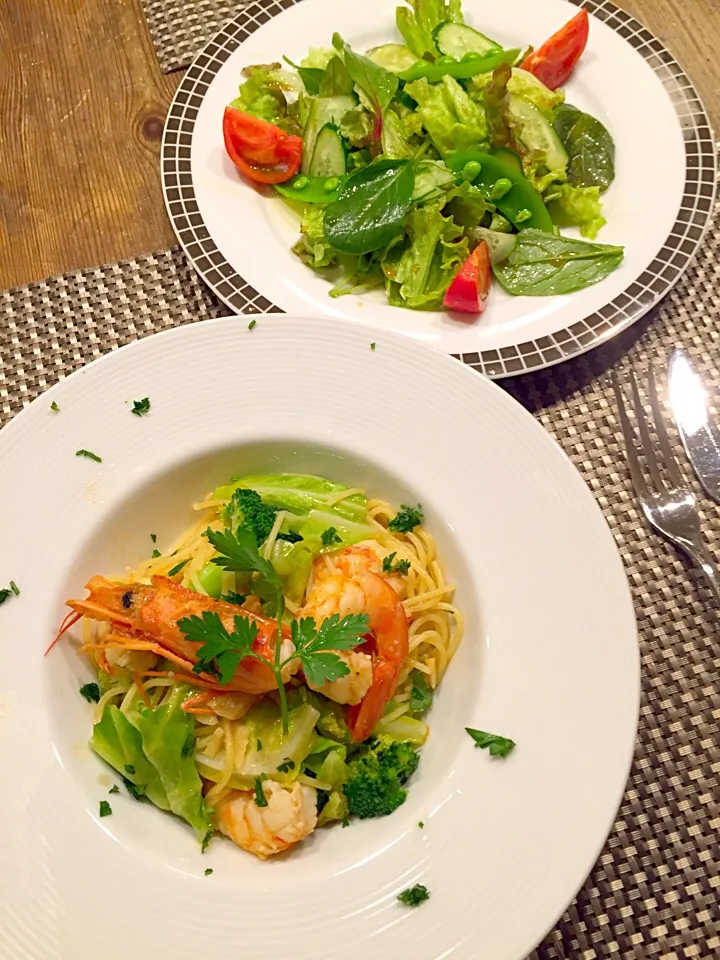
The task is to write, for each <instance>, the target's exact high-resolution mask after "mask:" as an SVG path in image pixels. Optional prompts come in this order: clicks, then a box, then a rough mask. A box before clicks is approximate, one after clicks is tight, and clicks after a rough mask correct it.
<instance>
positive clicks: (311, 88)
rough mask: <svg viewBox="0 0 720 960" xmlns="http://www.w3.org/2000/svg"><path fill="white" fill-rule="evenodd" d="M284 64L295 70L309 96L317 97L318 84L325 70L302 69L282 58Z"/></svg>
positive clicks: (314, 68)
mask: <svg viewBox="0 0 720 960" xmlns="http://www.w3.org/2000/svg"><path fill="white" fill-rule="evenodd" d="M283 60H284V61H285V63H287V64H289V65H290V66H291V67H293V69H295V70H297V72H298V73H299V75H300V79H301V80H302V82H303V85H304V87H305V89H306V90H307V92H308V93H309V94H312V95H313V96H317V94H319V93H320V84H321V82H322V79H323V77H324V76H325V70H324V69H323V68H321V67H303V66H298V64H296V63H293V62H292V60H290V59H289V58H288V57H283Z"/></svg>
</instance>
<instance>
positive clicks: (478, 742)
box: [465, 727, 515, 757]
mask: <svg viewBox="0 0 720 960" xmlns="http://www.w3.org/2000/svg"><path fill="white" fill-rule="evenodd" d="M465 730H466V731H467V732H468V733H469V734H470V736H471V737H472V738H473V740H474V741H475V746H476V747H480V748H481V749H483V750H485V749H487V750H489V751H490V756H491V757H507V755H508V754H509V753H512V751H513V750H514V749H515V742H514V741H513V740H508V738H507V737H499V736H498V735H497V734H495V733H486V732H485V731H484V730H473V728H472V727H465Z"/></svg>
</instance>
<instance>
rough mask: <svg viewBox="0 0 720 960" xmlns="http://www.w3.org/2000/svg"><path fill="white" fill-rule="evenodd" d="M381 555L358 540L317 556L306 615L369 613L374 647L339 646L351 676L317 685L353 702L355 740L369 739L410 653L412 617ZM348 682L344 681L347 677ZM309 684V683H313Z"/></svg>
mask: <svg viewBox="0 0 720 960" xmlns="http://www.w3.org/2000/svg"><path fill="white" fill-rule="evenodd" d="M381 570H382V561H381V559H380V556H379V554H378V552H377V551H376V550H375V549H374V545H373V546H371V545H370V544H369V543H359V544H356V545H355V546H353V547H347V548H346V549H345V550H343V551H341V552H339V553H336V554H326V555H324V556H322V557H318V558H317V559H316V560H315V563H314V565H313V575H312V588H311V590H310V593H309V595H308V598H307V602H306V604H305V606H304V607H303V610H302V612H301V614H300V616H301V617H313V618H314V619H315V621H316V623H321V622H322V621H323V620H325V619H327V618H328V617H330V616H332V615H333V614H335V613H337V614H339V615H340V616H341V617H345V616H347V615H348V614H351V613H366V614H367V615H368V617H369V620H370V630H371V631H372V640H371V643H372V646H373V653H372V656H369V655H368V654H367V653H364V652H362V651H358V650H355V651H353V652H352V653H350V654H347V653H342V652H338V656H340V657H342V658H343V659H344V660H345V662H346V663H347V664H348V667H350V673H349V674H348V675H347V676H346V677H342V678H340V680H336V681H335V682H334V683H325V684H323V685H322V686H320V687H315V688H314V689H316V690H318V691H319V692H320V693H322V694H324V695H325V696H326V697H329V698H330V699H331V700H336V701H337V702H338V703H348V704H350V705H351V706H350V709H349V710H348V714H347V722H348V726H349V727H350V732H351V734H352V738H353V740H354V741H355V742H356V743H359V742H361V741H362V740H366V739H367V738H368V737H369V736H370V734H371V733H372V730H373V727H374V726H375V724H376V723H377V722H378V720H379V719H380V718H381V717H382V715H383V712H384V710H385V707H386V706H387V704H388V702H389V700H390V699H391V697H392V695H393V694H394V693H395V688H396V687H397V684H398V680H399V677H400V671H401V669H402V664H403V661H404V659H405V657H406V656H407V654H408V623H407V616H406V614H405V609H404V607H403V605H402V603H401V601H400V598H399V596H398V593H397V591H396V590H395V589H394V588H393V586H392V585H391V583H390V582H389V581H388V580H386V579H385V578H384V577H382V576H381V575H380V571H381ZM343 682H344V683H343ZM308 685H309V686H310V684H308Z"/></svg>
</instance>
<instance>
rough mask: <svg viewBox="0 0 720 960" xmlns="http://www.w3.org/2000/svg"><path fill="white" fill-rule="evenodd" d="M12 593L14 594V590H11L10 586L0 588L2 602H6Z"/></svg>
mask: <svg viewBox="0 0 720 960" xmlns="http://www.w3.org/2000/svg"><path fill="white" fill-rule="evenodd" d="M12 594H13V592H12V590H11V589H10V588H9V587H3V589H2V590H0V604H3V603H5V601H6V600H7V598H8V597H11V596H12Z"/></svg>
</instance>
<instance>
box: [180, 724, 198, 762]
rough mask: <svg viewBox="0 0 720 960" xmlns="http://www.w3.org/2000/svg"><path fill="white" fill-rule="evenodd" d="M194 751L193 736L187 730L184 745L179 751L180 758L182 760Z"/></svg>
mask: <svg viewBox="0 0 720 960" xmlns="http://www.w3.org/2000/svg"><path fill="white" fill-rule="evenodd" d="M194 749H195V734H194V733H193V732H192V730H189V731H188V735H187V737H185V743H184V744H183V745H182V749H181V750H180V756H181V758H182V759H183V760H184V759H185V757H190V756H192V753H193V751H194Z"/></svg>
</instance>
